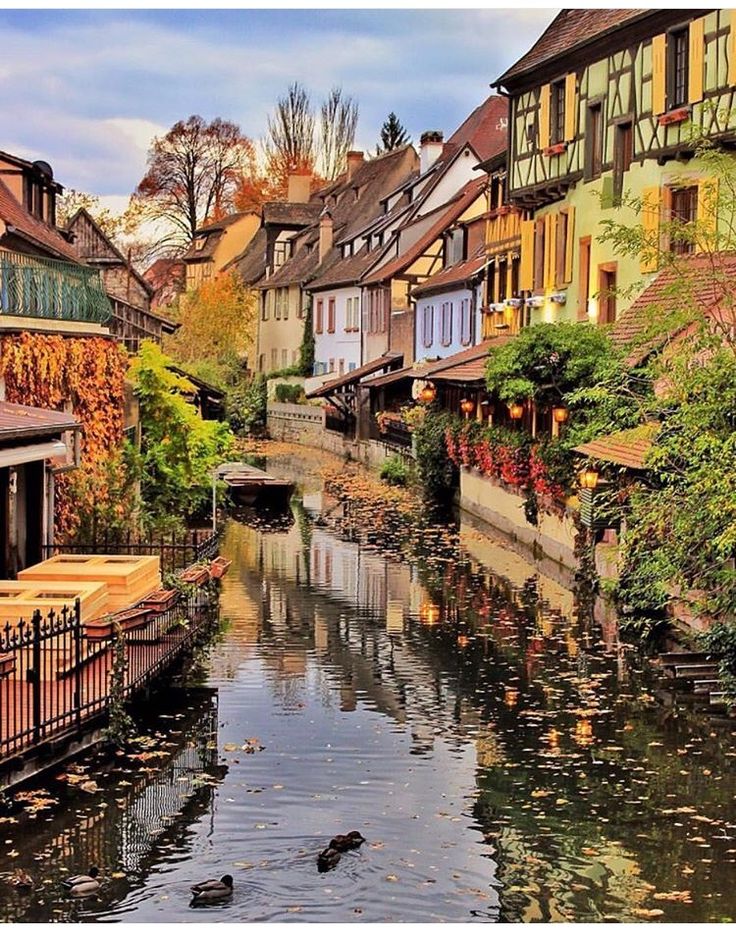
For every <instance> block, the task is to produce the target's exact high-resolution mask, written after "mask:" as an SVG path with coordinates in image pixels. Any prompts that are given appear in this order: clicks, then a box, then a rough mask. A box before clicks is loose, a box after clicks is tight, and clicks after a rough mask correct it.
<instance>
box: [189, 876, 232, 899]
mask: <svg viewBox="0 0 736 938" xmlns="http://www.w3.org/2000/svg"><path fill="white" fill-rule="evenodd" d="M191 890H192V892H193V893H194V895H193V896H192V902H193V903H195V904H196V903H204V902H216V901H217V900H218V899H227V898H229V897H230V896H232V894H233V878H232V876H231V875H230V874H229V873H226V874H225V875H224V876H223V877H222V879H206V880H205V881H204V882H201V883H195V884H194V885H193V886H192V887H191Z"/></svg>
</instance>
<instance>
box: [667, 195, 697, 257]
mask: <svg viewBox="0 0 736 938" xmlns="http://www.w3.org/2000/svg"><path fill="white" fill-rule="evenodd" d="M670 197H671V200H672V210H671V221H673V222H675V223H676V224H681V225H689V224H691V223H692V222H695V221H697V218H698V187H697V186H687V187H686V188H684V189H673V190H672V192H671V196H670ZM670 248H671V250H672V251H673V253H675V254H692V252H693V251H694V250H695V243H694V241H693V239H692V237H688V235H687V233H686V232H684V231H676V230H675V231H673V233H672V239H671V242H670Z"/></svg>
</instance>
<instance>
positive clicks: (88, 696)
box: [0, 589, 209, 764]
mask: <svg viewBox="0 0 736 938" xmlns="http://www.w3.org/2000/svg"><path fill="white" fill-rule="evenodd" d="M208 597H209V593H208V592H207V591H206V589H194V590H192V591H191V592H188V593H187V595H182V596H181V597H180V598H179V600H178V601H177V602H176V604H175V605H174V606H173V607H172V608H170V609H168V610H166V611H164V612H155V611H153V610H151V609H147V608H145V607H143V606H140V607H136V611H138V612H139V615H137V616H133V617H131V616H129V615H127V614H126V619H125V624H124V626H123V629H124V631H123V632H122V633H121V634H122V637H123V645H122V648H123V653H124V677H123V681H122V685H123V687H122V693H123V695H124V696H126V697H128V696H130V695H131V694H133V693H134V692H135V691H136V690H137V689H138V688H140V687H142V686H143V685H144V684H148V683H150V682H151V681H152V680H153V679H154V678H155V677H156V676H157V675H158V674H160V673H161V672H162V671H163V670H164V669H165V668H166V667H167V666H169V665H170V664H171V663H172V661H173V659H174V658H176V657H177V656H178V655H180V654H181V653H182V652H183V651H184V650H186V649H187V648H188V647H189V646H190V645H191V644H192V643H193V641H194V639H195V637H196V635H197V634H198V632H199V631H200V630H201V628H202V626H203V624H204V623H205V622H206V621H207V618H208V617H207V610H208V608H209V601H208ZM117 634H118V633H117V632H116V626H115V623H114V621H113V617H110V622H109V624H108V623H107V622H102V623H101V624H100V623H99V621H98V622H97V623H95V624H93V623H89V624H85V623H84V622H83V621H82V617H81V606H80V602H79V600H77V601H76V603H75V605H74V607H73V608H68V607H64V608H63V609H62V610H61V611H60V612H59V613H54V612H53V611H50V612H49V613H48V615H46V616H43V615H42V614H41V612H40V611H38V610H37V611H36V612H35V614H34V615H33V616H32V618H31V620H30V621H23V620H21V621H20V622H18V623H17V624H14V625H11V624H10V623H7V624H6V625H5V627H4V628H0V764H2V763H3V762H4V761H5V760H7V759H8V758H10V757H13V756H16V755H19V754H21V753H25V752H27V751H28V750H30V749H33V748H35V747H36V746H38V745H39V744H40V743H43V742H47V741H49V740H53V739H59V738H61V737H64V736H66V735H67V734H70V733H78V732H79V730H80V729H81V728H82V726H83V725H84V724H85V723H88V722H90V721H91V720H94V719H95V718H99V717H101V716H102V715H103V713H104V712H105V711H106V709H107V707H108V705H109V702H110V698H111V694H112V693H113V684H112V682H113V678H112V675H113V664H114V661H115V654H116V652H115V648H116V642H117Z"/></svg>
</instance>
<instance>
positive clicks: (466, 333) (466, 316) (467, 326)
mask: <svg viewBox="0 0 736 938" xmlns="http://www.w3.org/2000/svg"><path fill="white" fill-rule="evenodd" d="M472 332H473V330H472V322H471V319H470V300H468V299H465V300H461V301H460V342H461V343H462V344H463V345H470V343H471V341H472V338H473V335H472Z"/></svg>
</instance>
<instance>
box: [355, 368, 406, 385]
mask: <svg viewBox="0 0 736 938" xmlns="http://www.w3.org/2000/svg"><path fill="white" fill-rule="evenodd" d="M412 371H413V368H412V366H411V365H407V366H406V368H398V369H397V370H396V371H389V372H388V374H385V375H379V376H378V377H377V378H368V379H367V380H366V381H361V383H360V386H361V387H362V388H382V387H384V386H385V385H387V384H395V383H396V382H397V381H401V380H402V379H407V380H409V381H413V380H414V375H413V374H412Z"/></svg>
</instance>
